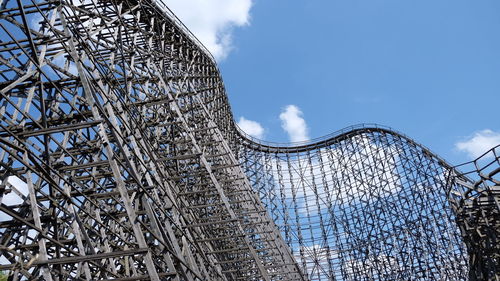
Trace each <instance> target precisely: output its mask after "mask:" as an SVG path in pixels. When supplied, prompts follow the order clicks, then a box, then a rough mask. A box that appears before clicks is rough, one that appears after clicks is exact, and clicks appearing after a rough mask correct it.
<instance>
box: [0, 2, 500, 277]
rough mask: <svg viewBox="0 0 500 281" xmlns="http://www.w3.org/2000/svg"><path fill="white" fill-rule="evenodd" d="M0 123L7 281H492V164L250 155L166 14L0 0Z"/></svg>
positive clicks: (353, 132)
mask: <svg viewBox="0 0 500 281" xmlns="http://www.w3.org/2000/svg"><path fill="white" fill-rule="evenodd" d="M0 114H1V116H2V117H1V122H0V180H1V184H0V196H1V197H0V203H1V204H0V270H2V271H3V272H4V274H5V275H8V276H9V278H10V279H9V280H35V279H37V280H49V281H50V280H467V279H470V280H499V269H498V268H499V266H498V263H499V254H498V253H499V250H498V244H500V243H498V242H497V239H498V231H499V230H498V228H499V225H500V223H499V194H498V186H499V181H498V175H499V174H500V172H499V169H498V167H500V163H499V149H498V148H494V149H492V150H491V151H490V152H488V153H489V154H488V155H486V156H484V157H483V158H481V159H482V160H481V159H478V160H476V162H471V163H468V164H467V165H469V166H472V168H471V169H469V170H468V171H470V173H469V172H467V173H461V172H460V171H459V169H456V168H455V167H452V166H450V165H448V164H447V163H446V162H445V161H444V160H442V159H440V158H439V157H437V156H436V155H435V154H433V153H432V152H430V151H429V150H428V149H426V148H425V147H423V146H422V145H420V144H418V143H416V142H414V141H413V140H412V139H410V138H408V137H406V136H404V135H403V134H400V133H398V132H396V131H394V130H392V129H390V128H385V127H381V126H377V125H360V126H354V127H350V128H346V129H344V130H341V131H339V132H336V133H334V134H332V135H329V136H326V137H323V138H320V139H316V140H312V141H310V142H307V143H295V144H276V143H270V142H263V141H260V140H255V139H252V138H251V137H249V136H247V135H245V133H244V132H242V131H241V130H240V129H239V128H238V127H237V125H236V124H235V122H234V120H233V116H232V113H231V108H230V105H229V103H228V98H227V95H226V92H225V89H224V85H223V82H222V78H221V77H220V73H219V71H218V69H217V65H216V62H215V60H214V59H213V57H212V56H211V55H210V53H209V52H208V51H207V50H206V49H205V48H204V47H203V45H202V44H200V43H199V42H198V41H197V40H196V38H195V37H194V36H193V35H192V34H191V33H190V32H189V31H188V30H187V28H185V27H184V26H183V25H182V23H181V22H180V21H179V20H178V19H177V18H176V17H175V15H174V14H173V13H172V12H171V11H170V10H169V9H168V8H167V7H166V6H165V5H163V4H162V3H161V2H155V1H152V0H121V1H110V0H72V1H66V0H62V1H60V0H57V1H52V0H41V1H34V0H0ZM492 156H493V157H492ZM484 159H489V160H487V163H486V164H484V165H483V166H481V165H480V164H478V163H480V162H481V163H482V161H483V160H484ZM491 159H493V160H491ZM488 161H489V162H488ZM483 162H484V161H483ZM473 173H477V174H478V175H479V176H478V177H475V176H472V174H473Z"/></svg>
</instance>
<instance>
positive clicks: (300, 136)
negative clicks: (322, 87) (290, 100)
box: [280, 105, 309, 142]
mask: <svg viewBox="0 0 500 281" xmlns="http://www.w3.org/2000/svg"><path fill="white" fill-rule="evenodd" d="M280 119H281V127H282V128H283V130H285V131H286V132H287V133H288V137H289V139H290V141H291V142H298V141H306V140H309V136H308V132H307V131H308V129H307V124H306V121H305V120H304V118H302V111H300V109H299V108H298V107H297V106H295V105H287V106H286V107H285V109H284V111H282V112H281V114H280Z"/></svg>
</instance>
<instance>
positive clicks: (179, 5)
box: [164, 0, 252, 60]
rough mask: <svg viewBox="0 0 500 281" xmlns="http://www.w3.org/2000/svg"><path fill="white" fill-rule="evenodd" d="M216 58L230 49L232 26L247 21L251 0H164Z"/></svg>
mask: <svg viewBox="0 0 500 281" xmlns="http://www.w3.org/2000/svg"><path fill="white" fill-rule="evenodd" d="M164 2H165V4H166V5H167V6H168V7H169V8H170V9H171V10H172V11H173V12H174V13H175V15H176V16H177V17H179V19H180V20H181V21H182V22H183V23H184V24H185V25H186V26H187V27H188V28H189V29H190V30H191V32H192V33H193V34H194V35H195V36H196V37H197V38H198V39H199V40H200V41H201V42H202V43H203V45H205V47H207V49H208V50H209V51H210V52H211V53H212V54H213V55H214V57H215V58H216V59H218V60H222V59H224V58H226V57H227V55H228V54H229V52H230V51H231V49H232V36H231V34H232V31H233V28H234V27H239V26H245V25H248V24H249V21H250V8H251V7H252V0H210V1H209V0H164Z"/></svg>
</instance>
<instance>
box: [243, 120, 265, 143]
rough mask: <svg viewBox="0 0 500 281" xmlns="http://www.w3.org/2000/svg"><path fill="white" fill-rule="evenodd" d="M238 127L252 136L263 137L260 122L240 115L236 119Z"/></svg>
mask: <svg viewBox="0 0 500 281" xmlns="http://www.w3.org/2000/svg"><path fill="white" fill-rule="evenodd" d="M238 127H240V129H242V130H243V131H244V132H245V133H247V134H249V135H251V136H252V137H255V138H258V139H263V138H264V128H262V126H261V125H260V123H258V122H255V121H252V120H248V119H245V117H240V120H239V121H238Z"/></svg>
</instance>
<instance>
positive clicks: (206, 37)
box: [166, 0, 500, 164]
mask: <svg viewBox="0 0 500 281" xmlns="http://www.w3.org/2000/svg"><path fill="white" fill-rule="evenodd" d="M166 3H167V5H169V6H170V7H171V8H172V10H173V11H174V12H175V13H176V14H177V15H178V16H179V17H180V18H181V20H183V21H184V22H185V24H186V25H187V26H188V27H189V28H190V29H191V30H192V31H193V32H194V33H195V35H197V36H198V37H199V38H200V40H201V41H202V42H203V43H204V44H205V45H206V46H207V47H208V48H209V49H210V50H211V51H212V53H214V55H215V56H216V57H217V60H218V61H219V68H220V70H221V72H222V77H223V79H224V82H225V85H226V90H227V92H228V95H229V99H230V101H231V105H232V108H233V113H234V115H235V118H236V119H237V120H240V118H241V117H243V118H245V119H246V120H251V121H254V122H257V123H258V124H257V123H252V122H247V123H246V124H247V125H249V126H245V127H248V128H249V129H248V130H250V131H252V132H253V133H254V134H259V133H260V135H261V136H262V137H263V138H264V139H265V140H269V141H278V142H286V141H289V140H290V139H295V140H297V139H301V138H302V139H304V138H308V137H309V138H315V137H320V136H322V135H326V134H328V133H331V132H333V131H336V130H338V129H341V128H343V127H346V126H349V125H354V124H358V123H378V124H381V125H386V126H390V127H392V128H394V129H396V130H398V131H401V132H403V133H405V134H407V135H408V136H410V137H412V138H414V139H415V140H416V141H417V142H420V143H422V144H424V145H425V146H427V147H429V148H430V149H431V150H433V151H434V152H436V153H438V154H439V155H440V156H442V157H444V158H445V159H447V160H448V161H449V162H451V163H453V164H458V163H460V162H464V161H467V160H469V159H470V158H471V157H472V156H473V155H477V154H479V153H480V151H482V150H485V149H486V148H487V147H489V146H492V145H494V144H498V143H500V122H499V121H500V115H499V112H500V36H498V31H499V30H500V1H493V0H482V1H461V0H454V1H451V0H440V1H436V0H433V1H430V0H419V1H409V0H385V1H384V0H370V1H368V0H366V1H357V0H349V1H347V0H343V1H337V0H335V1H332V0H330V1H326V0H321V1H320V0H307V1H306V0H303V1H298V0H272V1H270V0H254V1H251V0H182V1H181V0H166ZM180 3H182V4H180ZM289 105H293V107H290V106H289ZM280 117H281V118H280ZM240 121H241V120H240ZM259 125H260V128H262V129H263V133H261V132H259V130H258V129H259V127H258V126H259ZM256 128H257V130H256Z"/></svg>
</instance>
